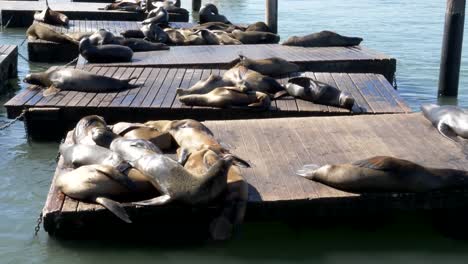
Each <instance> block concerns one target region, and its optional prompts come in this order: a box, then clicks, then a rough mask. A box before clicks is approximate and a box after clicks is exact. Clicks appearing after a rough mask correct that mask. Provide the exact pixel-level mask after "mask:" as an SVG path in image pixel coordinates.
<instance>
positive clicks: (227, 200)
mask: <svg viewBox="0 0 468 264" xmlns="http://www.w3.org/2000/svg"><path fill="white" fill-rule="evenodd" d="M72 138H73V140H72V142H66V143H63V144H62V145H61V146H60V153H61V155H62V158H63V162H64V165H65V166H66V167H69V168H71V169H73V170H68V171H66V172H65V173H62V174H60V175H59V176H58V177H57V179H56V182H55V184H56V186H57V187H58V188H59V189H60V190H61V191H62V192H63V193H65V194H66V195H68V196H70V197H72V198H74V199H78V200H81V201H85V202H93V203H98V204H101V205H103V206H104V207H105V208H107V209H109V210H110V211H111V212H112V213H113V214H115V215H116V216H117V217H119V218H120V219H122V220H123V221H125V222H128V223H130V222H131V220H130V217H129V216H128V214H127V213H126V211H125V209H124V207H123V206H122V205H121V202H129V203H130V204H131V205H137V206H147V205H153V206H157V205H163V204H167V203H170V202H178V203H181V204H187V205H204V204H208V203H217V202H220V203H221V204H222V213H221V215H220V216H219V217H217V218H216V219H214V220H213V221H212V223H211V226H210V232H211V235H212V237H213V238H215V239H226V238H228V237H229V236H230V234H231V232H232V229H233V228H234V227H235V226H236V225H238V224H240V223H241V222H242V219H243V216H244V213H245V208H246V201H247V184H246V182H245V181H244V179H243V177H242V175H241V173H240V170H239V168H238V167H237V166H243V167H248V166H249V163H247V162H246V161H244V160H242V159H241V158H239V157H237V156H235V155H233V154H232V153H230V152H229V150H228V149H226V148H225V147H223V146H222V145H221V144H220V143H219V142H218V141H217V140H216V139H215V137H214V135H213V133H212V132H211V131H210V130H209V129H208V128H207V127H206V126H204V125H203V124H201V123H200V122H198V121H195V120H190V119H186V120H178V121H169V120H160V121H149V122H147V123H145V124H140V123H117V124H115V125H113V126H108V125H107V124H106V122H105V121H104V119H103V118H102V117H99V116H87V117H84V118H82V119H81V120H80V121H79V122H78V123H77V125H76V127H75V129H74V130H73V136H72ZM172 141H175V142H176V143H177V147H178V149H177V154H178V159H177V160H174V159H172V158H171V157H170V156H169V155H167V154H164V153H163V150H164V151H166V150H168V149H170V148H171V145H172Z"/></svg>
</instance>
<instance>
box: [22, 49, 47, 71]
mask: <svg viewBox="0 0 468 264" xmlns="http://www.w3.org/2000/svg"><path fill="white" fill-rule="evenodd" d="M18 56H19V57H20V58H22V59H23V60H25V61H26V62H27V63H30V64H32V65H35V66H36V67H38V68H42V69H48V68H47V67H44V66H42V65H40V64H39V63H35V62H32V61H30V60H28V58H26V57H25V56H24V55H23V54H21V53H20V52H19V51H18Z"/></svg>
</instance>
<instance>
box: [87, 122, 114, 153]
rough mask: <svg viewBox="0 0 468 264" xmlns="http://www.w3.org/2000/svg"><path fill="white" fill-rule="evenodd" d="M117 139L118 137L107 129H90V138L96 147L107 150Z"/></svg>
mask: <svg viewBox="0 0 468 264" xmlns="http://www.w3.org/2000/svg"><path fill="white" fill-rule="evenodd" d="M118 137H119V135H117V134H115V133H113V132H112V131H111V130H110V129H109V128H107V127H93V128H92V129H91V138H92V139H93V141H94V142H96V145H98V146H101V147H105V148H109V146H110V144H111V143H112V141H113V140H114V139H116V138H118Z"/></svg>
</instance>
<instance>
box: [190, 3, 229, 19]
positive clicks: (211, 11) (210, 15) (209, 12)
mask: <svg viewBox="0 0 468 264" xmlns="http://www.w3.org/2000/svg"><path fill="white" fill-rule="evenodd" d="M198 14H199V15H200V19H199V23H200V24H203V23H206V22H221V23H225V24H231V22H229V20H227V18H226V17H225V16H223V15H220V14H219V12H218V8H217V7H216V6H215V5H213V4H205V5H204V6H202V7H201V8H200V11H199V12H198Z"/></svg>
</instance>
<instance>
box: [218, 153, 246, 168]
mask: <svg viewBox="0 0 468 264" xmlns="http://www.w3.org/2000/svg"><path fill="white" fill-rule="evenodd" d="M226 157H229V158H231V159H232V164H233V165H235V166H238V167H241V168H250V167H251V166H250V163H248V162H247V161H245V160H243V159H241V158H240V157H238V156H236V155H233V154H227V155H225V157H224V158H225V159H226Z"/></svg>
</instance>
